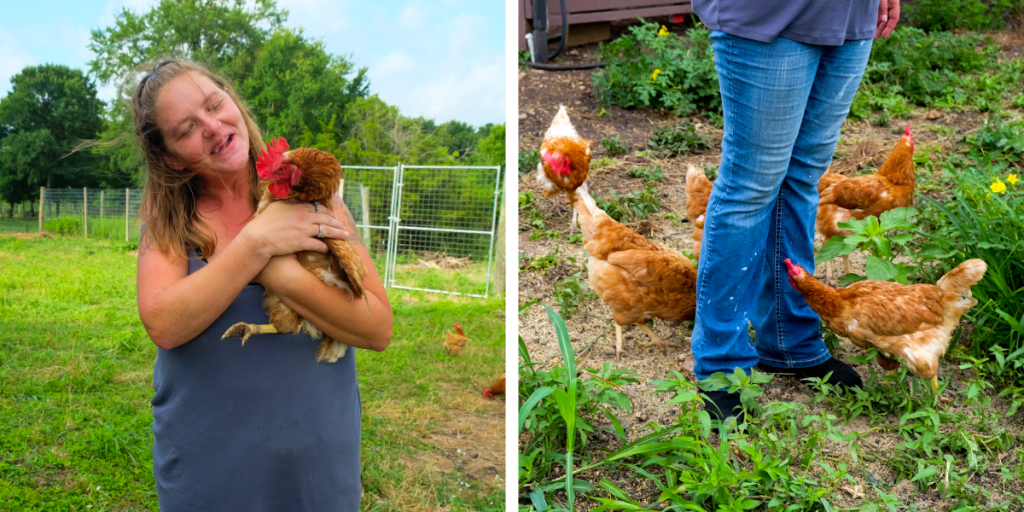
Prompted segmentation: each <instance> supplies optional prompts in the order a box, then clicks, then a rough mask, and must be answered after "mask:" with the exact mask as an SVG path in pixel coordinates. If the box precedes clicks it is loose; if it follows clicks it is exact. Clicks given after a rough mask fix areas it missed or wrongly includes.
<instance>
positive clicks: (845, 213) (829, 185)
mask: <svg viewBox="0 0 1024 512" xmlns="http://www.w3.org/2000/svg"><path fill="white" fill-rule="evenodd" d="M916 184H917V178H916V175H915V174H914V137H913V135H911V134H910V125H909V124H908V125H907V131H906V133H905V134H904V135H903V136H902V137H900V140H899V141H897V142H896V147H894V148H893V150H892V153H890V154H889V158H887V159H886V160H885V163H883V164H882V167H881V168H879V169H878V172H876V173H875V174H870V175H866V176H858V177H856V178H848V177H846V176H842V175H839V174H836V173H833V172H832V171H825V174H824V175H823V176H822V177H821V180H820V181H819V182H818V191H819V194H820V199H819V200H818V218H817V221H816V224H815V229H816V230H817V231H818V232H819V233H821V235H822V236H824V237H825V241H826V242H827V241H828V239H829V238H832V237H833V236H835V235H840V234H841V235H850V234H851V233H850V231H848V230H843V229H840V228H839V226H838V225H837V224H839V223H840V222H846V221H848V220H850V219H851V218H855V219H857V220H862V219H864V218H865V217H868V216H872V215H874V216H875V217H879V216H881V215H882V213H883V212H886V211H889V210H892V209H893V208H898V207H901V206H912V205H913V204H914V186H915V185H916ZM843 266H844V269H845V272H846V273H847V274H848V273H850V260H849V258H848V257H847V256H845V255H844V256H843Z"/></svg>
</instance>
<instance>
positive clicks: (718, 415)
mask: <svg viewBox="0 0 1024 512" xmlns="http://www.w3.org/2000/svg"><path fill="white" fill-rule="evenodd" d="M704 396H706V397H707V400H706V401H705V402H704V410H705V411H707V412H708V414H710V415H711V419H714V420H721V421H725V418H728V417H729V416H736V423H743V409H740V410H738V411H737V410H736V409H737V408H738V407H740V394H739V393H730V392H728V391H725V390H719V391H705V392H704Z"/></svg>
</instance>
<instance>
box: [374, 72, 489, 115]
mask: <svg viewBox="0 0 1024 512" xmlns="http://www.w3.org/2000/svg"><path fill="white" fill-rule="evenodd" d="M504 76H505V75H504V64H502V63H501V62H490V63H488V62H486V61H477V62H472V63H466V65H465V66H459V67H455V66H447V67H445V70H444V72H442V73H440V74H439V75H437V76H435V77H433V78H426V79H424V80H421V81H420V85H416V84H417V82H414V81H408V80H407V81H400V82H395V83H389V82H382V81H378V82H376V87H375V89H377V90H378V91H380V96H381V98H382V99H383V100H384V101H386V102H388V103H391V104H394V105H397V106H398V108H399V109H400V110H401V111H402V113H403V114H405V115H407V116H411V117H417V116H423V117H426V118H430V119H434V120H436V121H437V122H439V123H443V122H445V121H450V120H452V119H456V120H459V121H462V122H464V123H469V124H471V125H474V126H479V125H482V124H486V123H501V122H503V120H504V112H505V78H504Z"/></svg>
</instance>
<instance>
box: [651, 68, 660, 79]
mask: <svg viewBox="0 0 1024 512" xmlns="http://www.w3.org/2000/svg"><path fill="white" fill-rule="evenodd" d="M660 74H661V70H660V69H655V70H654V73H651V81H655V80H657V79H658V75H660Z"/></svg>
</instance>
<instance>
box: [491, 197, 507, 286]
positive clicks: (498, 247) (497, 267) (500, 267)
mask: <svg viewBox="0 0 1024 512" xmlns="http://www.w3.org/2000/svg"><path fill="white" fill-rule="evenodd" d="M506 195H507V194H504V193H502V196H503V197H502V201H501V213H500V214H498V241H497V242H496V243H495V244H494V252H495V258H494V260H495V261H494V293H495V294H497V295H500V296H503V295H505V203H507V202H508V201H507V199H506V198H505V197H504V196H506Z"/></svg>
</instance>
